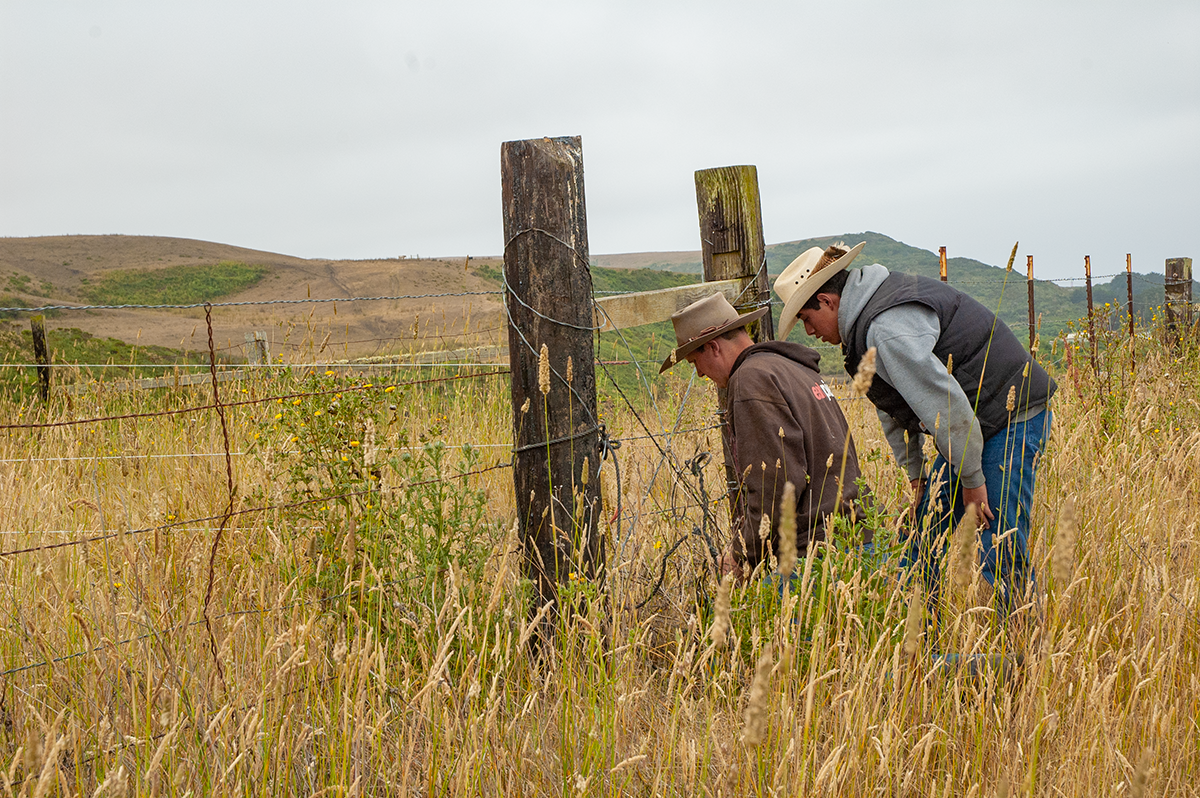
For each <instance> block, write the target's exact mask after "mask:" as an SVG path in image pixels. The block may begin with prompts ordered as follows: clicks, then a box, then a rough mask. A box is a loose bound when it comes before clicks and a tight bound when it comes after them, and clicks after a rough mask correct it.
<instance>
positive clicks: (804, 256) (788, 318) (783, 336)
mask: <svg viewBox="0 0 1200 798" xmlns="http://www.w3.org/2000/svg"><path fill="white" fill-rule="evenodd" d="M866 243H867V242H866V241H863V242H861V243H858V244H855V245H854V246H853V247H851V248H847V247H846V245H845V244H841V243H838V244H834V245H832V246H830V247H826V248H825V249H822V248H821V247H812V248H811V249H807V250H805V251H804V252H803V253H801V254H800V257H798V258H796V259H795V260H794V261H792V262H791V263H789V264H788V266H787V268H786V269H784V270H783V271H782V272H780V273H779V276H778V277H776V278H775V293H777V294H779V298H780V299H782V300H783V313H781V314H780V316H779V333H778V334H777V335H776V340H778V341H786V340H787V337H788V333H790V332H791V331H792V327H794V326H796V315H797V314H798V313H799V312H800V309H801V308H803V307H804V303H805V302H807V301H808V300H809V299H811V298H812V296H813V295H814V294H816V293H817V290H818V289H819V288H820V287H821V286H823V285H825V283H826V282H828V281H829V278H830V277H832V276H833V275H835V274H837V273H838V272H840V271H841V270H842V269H845V268H847V267H849V266H850V261H852V260H854V259H855V258H856V257H858V253H860V252H862V248H863V247H864V246H866Z"/></svg>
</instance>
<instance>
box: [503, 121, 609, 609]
mask: <svg viewBox="0 0 1200 798" xmlns="http://www.w3.org/2000/svg"><path fill="white" fill-rule="evenodd" d="M500 174H501V183H502V191H503V200H504V242H505V243H504V280H505V289H506V291H505V297H504V300H505V306H506V310H507V313H508V351H509V360H510V364H511V369H512V403H513V445H514V462H513V468H514V471H513V485H514V487H515V489H516V500H517V516H518V518H519V519H520V536H521V543H522V546H523V548H524V553H525V557H524V573H525V575H526V576H527V577H528V578H529V579H530V580H532V582H533V584H534V590H535V594H534V605H533V607H532V608H531V611H532V612H535V613H536V612H537V611H538V610H540V609H541V608H542V607H543V606H545V605H546V604H548V603H551V602H554V601H555V600H556V598H557V595H558V590H557V583H558V582H559V581H563V580H566V579H567V578H568V577H569V576H570V575H571V574H577V575H580V576H583V577H586V578H599V577H601V576H602V572H603V567H604V549H603V544H602V540H601V538H600V536H599V534H598V532H597V526H598V525H597V521H598V518H599V514H600V509H601V507H600V486H599V480H598V479H597V478H596V473H597V469H598V466H599V455H600V430H599V426H598V423H597V415H596V376H595V367H594V365H593V361H594V347H593V344H592V329H593V319H592V275H591V272H590V271H589V270H588V239H587V212H586V209H585V206H584V195H583V145H582V142H581V141H580V139H579V137H577V136H576V137H571V138H544V139H530V140H527V141H508V142H505V143H504V144H503V145H501V147H500ZM543 352H544V353H545V360H544V361H543V362H544V365H541V367H540V368H539V365H540V364H539V360H540V359H541V353H543ZM539 371H540V374H539ZM588 471H590V472H591V473H590V475H589V474H588V473H587V472H588ZM554 612H557V609H555V610H554Z"/></svg>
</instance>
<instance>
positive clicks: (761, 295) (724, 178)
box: [695, 166, 775, 518]
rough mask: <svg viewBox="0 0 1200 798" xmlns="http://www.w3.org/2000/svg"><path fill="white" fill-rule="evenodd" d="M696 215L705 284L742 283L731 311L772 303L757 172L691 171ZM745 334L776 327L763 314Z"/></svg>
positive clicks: (733, 484) (729, 476)
mask: <svg viewBox="0 0 1200 798" xmlns="http://www.w3.org/2000/svg"><path fill="white" fill-rule="evenodd" d="M695 179H696V211H697V213H698V214H699V217H700V250H701V253H702V255H703V257H704V281H705V282H713V281H715V280H731V279H735V278H742V279H744V280H745V281H746V289H745V290H744V291H743V293H742V299H741V301H740V302H735V303H733V304H734V307H735V308H736V309H737V311H738V313H748V312H750V311H752V310H755V309H757V308H759V307H762V305H763V304H766V303H769V302H770V301H771V283H770V279H769V278H768V277H767V261H766V258H767V247H766V243H765V241H764V239H763V227H762V205H761V202H760V200H759V194H758V168H757V167H754V166H720V167H717V168H715V169H700V170H698V171H697V172H696V175H695ZM746 331H747V332H749V333H750V337H751V338H752V339H753V340H754V341H755V342H756V343H758V342H761V341H770V340H773V339H774V338H775V323H774V320H773V317H772V314H770V313H768V314H766V315H765V316H763V317H762V319H760V320H759V321H758V322H756V323H754V324H750V325H747V327H746ZM726 408H727V403H726V398H725V389H724V388H719V389H718V390H717V417H718V419H719V420H720V423H721V443H722V448H723V449H724V454H725V483H726V488H727V490H728V494H729V508H730V517H731V518H732V517H735V516H736V515H737V491H738V484H739V483H738V474H737V470H736V468H735V467H734V463H733V454H732V451H731V449H730V446H729V435H728V427H727V426H726V424H725V413H726Z"/></svg>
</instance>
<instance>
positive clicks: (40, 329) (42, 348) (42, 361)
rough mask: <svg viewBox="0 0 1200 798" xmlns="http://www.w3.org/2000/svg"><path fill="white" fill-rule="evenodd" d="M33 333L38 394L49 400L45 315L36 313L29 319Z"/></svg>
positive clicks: (46, 400)
mask: <svg viewBox="0 0 1200 798" xmlns="http://www.w3.org/2000/svg"><path fill="white" fill-rule="evenodd" d="M29 328H30V333H32V335H33V359H34V360H35V361H37V364H38V366H37V373H38V395H40V396H41V397H42V401H43V402H48V401H50V347H49V346H47V345H46V317H45V316H43V315H42V314H40V313H39V314H38V315H36V316H34V317H33V318H31V319H30V320H29Z"/></svg>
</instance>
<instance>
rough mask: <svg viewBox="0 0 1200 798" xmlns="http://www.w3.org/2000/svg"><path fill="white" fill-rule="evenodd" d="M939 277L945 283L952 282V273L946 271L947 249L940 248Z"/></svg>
mask: <svg viewBox="0 0 1200 798" xmlns="http://www.w3.org/2000/svg"><path fill="white" fill-rule="evenodd" d="M938 277H940V278H941V280H942V282H943V283H948V282H950V273H949V271H947V269H946V248H945V247H938Z"/></svg>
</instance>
